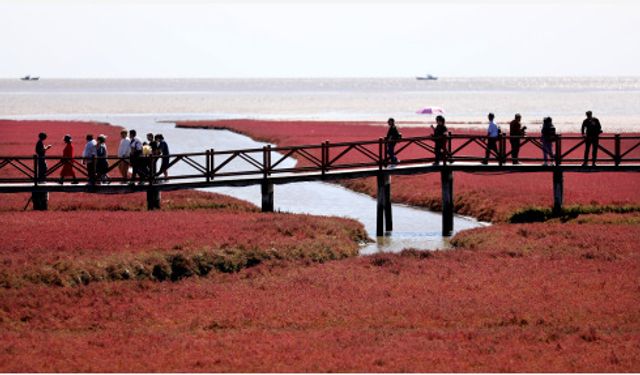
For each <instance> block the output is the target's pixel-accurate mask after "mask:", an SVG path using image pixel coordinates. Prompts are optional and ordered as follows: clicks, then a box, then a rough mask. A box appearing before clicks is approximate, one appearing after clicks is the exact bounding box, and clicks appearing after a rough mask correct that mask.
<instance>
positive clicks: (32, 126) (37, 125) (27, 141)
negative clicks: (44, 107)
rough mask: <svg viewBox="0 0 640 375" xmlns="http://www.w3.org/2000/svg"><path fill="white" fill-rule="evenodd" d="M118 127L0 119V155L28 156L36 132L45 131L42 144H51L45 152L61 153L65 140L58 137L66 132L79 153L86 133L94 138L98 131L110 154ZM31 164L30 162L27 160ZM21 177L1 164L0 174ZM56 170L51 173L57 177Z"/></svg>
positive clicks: (57, 154) (50, 153) (15, 171)
mask: <svg viewBox="0 0 640 375" xmlns="http://www.w3.org/2000/svg"><path fill="white" fill-rule="evenodd" d="M120 130H121V128H119V127H115V126H111V125H109V124H102V123H94V122H83V121H31V120H30V121H14V120H0V156H28V157H32V156H33V155H34V154H35V147H36V142H37V141H38V134H39V133H40V132H45V133H47V139H46V140H45V141H44V143H45V144H51V145H52V146H53V147H52V148H51V149H49V150H48V151H47V156H62V150H63V149H64V146H65V143H64V142H63V140H62V138H64V136H65V135H66V134H70V135H71V137H72V139H73V141H72V142H73V145H74V153H75V155H76V156H81V155H82V150H83V149H84V146H85V144H86V140H85V137H86V135H87V134H93V137H94V139H95V138H97V136H98V135H99V134H104V135H106V136H107V142H106V144H107V148H108V149H109V152H110V154H111V155H115V153H116V151H117V150H118V145H119V144H120ZM27 165H29V166H32V165H31V164H27ZM18 176H19V177H24V175H23V174H22V173H21V172H20V171H18V170H17V169H15V168H12V167H10V166H5V167H4V168H1V169H0V177H18ZM58 176H59V172H57V173H56V174H55V175H54V176H53V177H58Z"/></svg>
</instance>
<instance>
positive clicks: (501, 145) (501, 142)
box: [498, 133, 507, 166]
mask: <svg viewBox="0 0 640 375" xmlns="http://www.w3.org/2000/svg"><path fill="white" fill-rule="evenodd" d="M498 137H499V138H498V165H499V166H502V164H503V163H504V160H505V159H506V155H507V152H506V150H505V148H506V142H505V139H506V138H505V136H504V133H500V134H499V135H498Z"/></svg>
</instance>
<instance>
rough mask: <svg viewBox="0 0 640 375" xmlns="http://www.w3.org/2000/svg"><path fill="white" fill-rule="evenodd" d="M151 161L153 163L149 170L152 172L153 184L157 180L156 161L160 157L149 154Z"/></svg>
mask: <svg viewBox="0 0 640 375" xmlns="http://www.w3.org/2000/svg"><path fill="white" fill-rule="evenodd" d="M149 161H151V165H150V166H149V167H150V168H149V171H150V172H151V173H149V185H153V183H154V182H155V180H156V169H157V166H156V162H157V161H158V159H157V158H156V155H153V154H151V155H149Z"/></svg>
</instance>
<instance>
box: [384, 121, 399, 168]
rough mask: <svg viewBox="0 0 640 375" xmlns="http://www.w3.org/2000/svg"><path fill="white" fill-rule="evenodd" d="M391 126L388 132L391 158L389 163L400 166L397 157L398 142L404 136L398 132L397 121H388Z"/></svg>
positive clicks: (388, 147) (388, 149)
mask: <svg viewBox="0 0 640 375" xmlns="http://www.w3.org/2000/svg"><path fill="white" fill-rule="evenodd" d="M387 124H388V125H389V130H388V131H387V137H386V138H387V155H388V156H389V161H390V164H391V165H396V164H398V158H397V157H396V142H397V141H398V140H399V139H401V138H402V134H400V132H399V131H398V128H397V127H396V121H395V120H394V119H393V118H390V119H389V120H388V121H387Z"/></svg>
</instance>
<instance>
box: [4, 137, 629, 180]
mask: <svg viewBox="0 0 640 375" xmlns="http://www.w3.org/2000/svg"><path fill="white" fill-rule="evenodd" d="M487 139H488V138H487V136H479V135H452V134H451V133H449V134H447V135H446V136H444V137H443V138H440V139H438V141H440V142H444V144H445V147H444V152H443V155H442V159H443V161H444V162H446V163H449V164H451V163H479V162H480V161H482V160H483V159H484V158H485V150H486V148H487ZM513 139H517V141H518V142H519V144H520V156H519V161H520V162H522V163H525V164H533V163H542V161H543V158H542V147H543V146H542V143H541V140H540V136H523V137H514V138H513ZM435 143H436V139H435V138H434V137H415V138H404V139H400V140H398V141H396V146H395V154H396V156H397V157H398V158H399V159H401V163H400V165H401V166H411V165H423V164H428V163H433V162H434V161H435V156H436V149H435ZM510 143H511V138H510V137H508V136H505V135H500V136H499V138H498V140H497V142H496V145H497V152H495V151H491V153H490V157H491V158H490V161H491V162H492V163H497V164H498V165H504V164H505V163H508V162H509V161H510V159H511V158H512V156H513V155H512V153H513V150H512V148H511V145H510ZM584 146H585V139H584V138H583V137H580V136H561V135H558V136H556V138H555V141H554V146H553V154H554V156H553V161H554V162H555V164H556V165H565V164H582V162H583V152H584ZM590 156H591V153H590V155H589V157H590ZM162 158H163V156H148V157H141V158H140V160H141V162H144V163H145V165H146V166H147V170H146V172H144V173H142V180H143V182H146V183H149V184H155V183H163V182H169V181H180V180H198V181H205V182H210V181H212V180H214V179H220V178H243V177H244V178H249V177H257V176H260V177H264V178H268V177H269V176H272V175H275V174H285V173H314V172H315V173H320V174H326V173H329V172H331V171H339V170H348V169H379V170H381V169H383V168H386V167H388V166H389V162H390V160H389V155H388V152H387V141H386V140H385V139H383V138H380V139H378V140H367V141H356V142H340V143H331V142H329V141H325V142H323V143H321V144H319V145H301V146H283V147H273V146H270V145H267V146H264V147H262V148H251V149H240V150H224V151H216V150H213V149H209V150H206V151H204V152H198V153H185V154H173V155H170V156H168V172H169V177H168V178H165V177H164V176H163V175H162V174H161V173H159V171H158V167H159V165H160V164H161V163H162ZM106 159H107V160H108V162H109V168H108V174H109V176H110V178H109V180H110V181H111V182H124V180H123V179H122V178H120V177H119V175H120V173H119V172H118V171H117V168H118V165H119V164H120V163H122V162H123V161H124V160H123V159H120V158H117V157H108V158H106ZM44 160H45V161H46V162H47V164H49V165H48V168H47V170H46V172H45V175H44V178H38V176H39V172H40V171H39V160H38V157H37V156H0V183H4V184H12V183H23V184H24V183H33V184H35V185H37V184H39V183H41V182H54V181H57V180H58V176H59V171H60V169H61V168H62V167H63V166H64V165H65V164H70V165H71V166H72V168H73V169H74V171H75V172H76V175H77V177H78V181H80V182H87V181H88V180H89V176H88V171H87V166H86V165H85V164H83V163H82V161H83V159H82V158H80V157H78V158H73V159H68V158H62V157H60V156H47V157H46V158H44ZM286 161H292V162H294V163H295V164H294V165H295V166H294V167H289V166H285V162H286ZM239 162H241V165H239ZM597 162H598V163H599V165H605V166H612V167H615V166H619V165H624V164H633V163H638V162H640V136H635V135H634V136H623V135H620V134H615V135H603V136H600V138H599V146H598V159H597ZM177 165H181V166H183V167H186V168H187V171H188V172H182V173H178V174H174V173H172V171H174V170H175V167H176V166H177ZM478 168H481V166H480V165H479V166H478ZM612 169H613V168H612ZM116 175H117V176H116Z"/></svg>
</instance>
